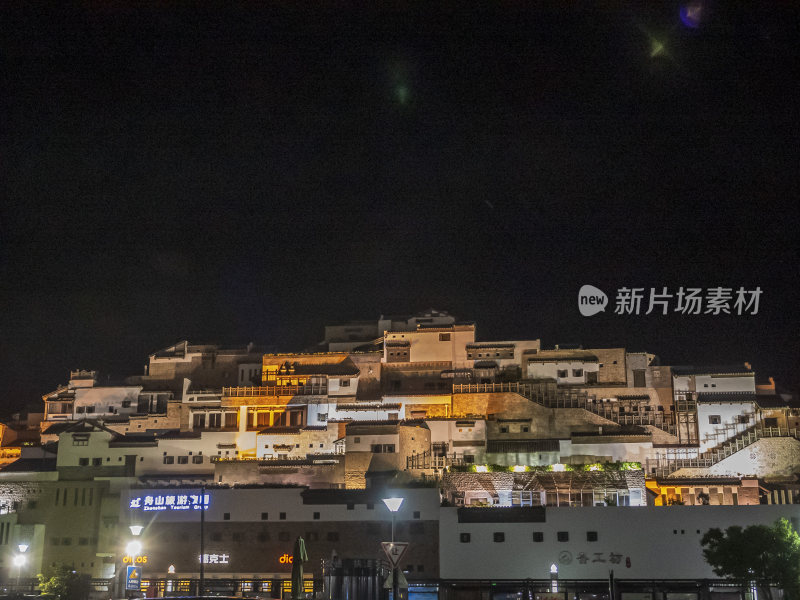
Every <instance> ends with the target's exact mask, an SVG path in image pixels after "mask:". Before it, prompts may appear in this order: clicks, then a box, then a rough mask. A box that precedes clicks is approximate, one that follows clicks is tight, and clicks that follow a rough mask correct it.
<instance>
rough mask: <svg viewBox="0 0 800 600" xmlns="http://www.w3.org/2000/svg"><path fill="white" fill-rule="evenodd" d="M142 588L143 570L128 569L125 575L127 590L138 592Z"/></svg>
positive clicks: (137, 568)
mask: <svg viewBox="0 0 800 600" xmlns="http://www.w3.org/2000/svg"><path fill="white" fill-rule="evenodd" d="M141 588H142V568H141V567H127V571H126V575H125V589H126V590H130V591H134V592H138V591H139V590H140V589H141Z"/></svg>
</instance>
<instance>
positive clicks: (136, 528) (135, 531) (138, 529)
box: [128, 525, 144, 535]
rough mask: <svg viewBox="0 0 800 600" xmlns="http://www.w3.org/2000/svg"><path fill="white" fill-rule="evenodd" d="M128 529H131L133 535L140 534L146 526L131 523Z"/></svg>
mask: <svg viewBox="0 0 800 600" xmlns="http://www.w3.org/2000/svg"><path fill="white" fill-rule="evenodd" d="M128 529H130V530H131V533H132V534H133V535H139V534H140V533H142V529H144V527H143V526H142V525H130V526H129V527H128Z"/></svg>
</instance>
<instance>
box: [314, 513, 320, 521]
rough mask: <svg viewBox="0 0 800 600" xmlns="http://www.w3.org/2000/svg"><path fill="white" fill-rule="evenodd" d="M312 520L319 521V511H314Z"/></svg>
mask: <svg viewBox="0 0 800 600" xmlns="http://www.w3.org/2000/svg"><path fill="white" fill-rule="evenodd" d="M314 520H315V521H319V513H318V512H315V513H314Z"/></svg>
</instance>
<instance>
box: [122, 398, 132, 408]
mask: <svg viewBox="0 0 800 600" xmlns="http://www.w3.org/2000/svg"><path fill="white" fill-rule="evenodd" d="M130 407H131V401H130V400H123V401H122V408H130Z"/></svg>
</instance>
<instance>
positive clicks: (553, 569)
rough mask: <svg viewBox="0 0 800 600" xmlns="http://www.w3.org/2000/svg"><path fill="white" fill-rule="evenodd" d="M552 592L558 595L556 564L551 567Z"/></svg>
mask: <svg viewBox="0 0 800 600" xmlns="http://www.w3.org/2000/svg"><path fill="white" fill-rule="evenodd" d="M550 591H551V592H552V593H554V594H555V593H558V566H557V565H556V563H553V564H551V565H550Z"/></svg>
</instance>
